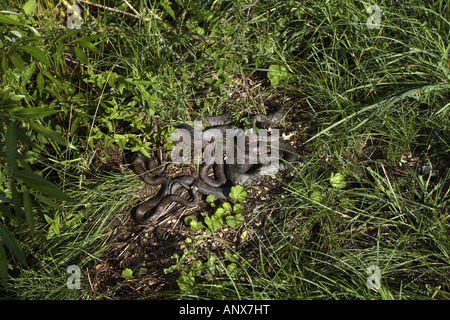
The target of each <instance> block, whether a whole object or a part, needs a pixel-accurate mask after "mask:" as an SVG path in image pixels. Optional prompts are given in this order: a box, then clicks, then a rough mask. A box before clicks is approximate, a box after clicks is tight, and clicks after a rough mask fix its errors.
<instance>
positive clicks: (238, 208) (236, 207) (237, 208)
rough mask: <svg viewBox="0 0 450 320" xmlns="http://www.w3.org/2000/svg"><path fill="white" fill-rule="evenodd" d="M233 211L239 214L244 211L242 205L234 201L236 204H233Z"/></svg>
mask: <svg viewBox="0 0 450 320" xmlns="http://www.w3.org/2000/svg"><path fill="white" fill-rule="evenodd" d="M233 212H234V213H239V214H241V213H242V212H244V207H243V206H242V205H241V204H239V203H236V204H235V205H234V206H233Z"/></svg>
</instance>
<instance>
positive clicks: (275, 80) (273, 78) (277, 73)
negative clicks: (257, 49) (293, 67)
mask: <svg viewBox="0 0 450 320" xmlns="http://www.w3.org/2000/svg"><path fill="white" fill-rule="evenodd" d="M269 70H271V71H269V72H267V77H268V78H269V80H270V83H271V84H272V85H273V86H276V85H277V84H279V83H280V82H281V81H282V80H284V79H286V78H287V77H288V73H287V71H286V68H285V67H283V66H280V65H271V66H270V67H269Z"/></svg>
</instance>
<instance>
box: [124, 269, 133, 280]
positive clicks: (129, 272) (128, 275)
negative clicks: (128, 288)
mask: <svg viewBox="0 0 450 320" xmlns="http://www.w3.org/2000/svg"><path fill="white" fill-rule="evenodd" d="M122 277H124V278H125V279H127V280H131V279H133V278H134V277H133V270H131V269H129V268H126V269H125V270H123V271H122Z"/></svg>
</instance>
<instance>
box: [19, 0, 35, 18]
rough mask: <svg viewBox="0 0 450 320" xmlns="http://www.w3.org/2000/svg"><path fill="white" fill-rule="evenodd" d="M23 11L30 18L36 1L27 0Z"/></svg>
mask: <svg viewBox="0 0 450 320" xmlns="http://www.w3.org/2000/svg"><path fill="white" fill-rule="evenodd" d="M22 9H23V11H24V12H25V14H26V15H27V16H30V15H32V14H33V13H34V10H35V9H36V0H28V1H27V3H25V4H24V5H23V7H22Z"/></svg>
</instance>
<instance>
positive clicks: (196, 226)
mask: <svg viewBox="0 0 450 320" xmlns="http://www.w3.org/2000/svg"><path fill="white" fill-rule="evenodd" d="M189 226H190V227H191V230H192V231H194V232H197V231H199V230H201V229H202V228H203V224H202V223H201V222H200V221H197V220H192V221H191V223H190V224H189Z"/></svg>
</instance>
